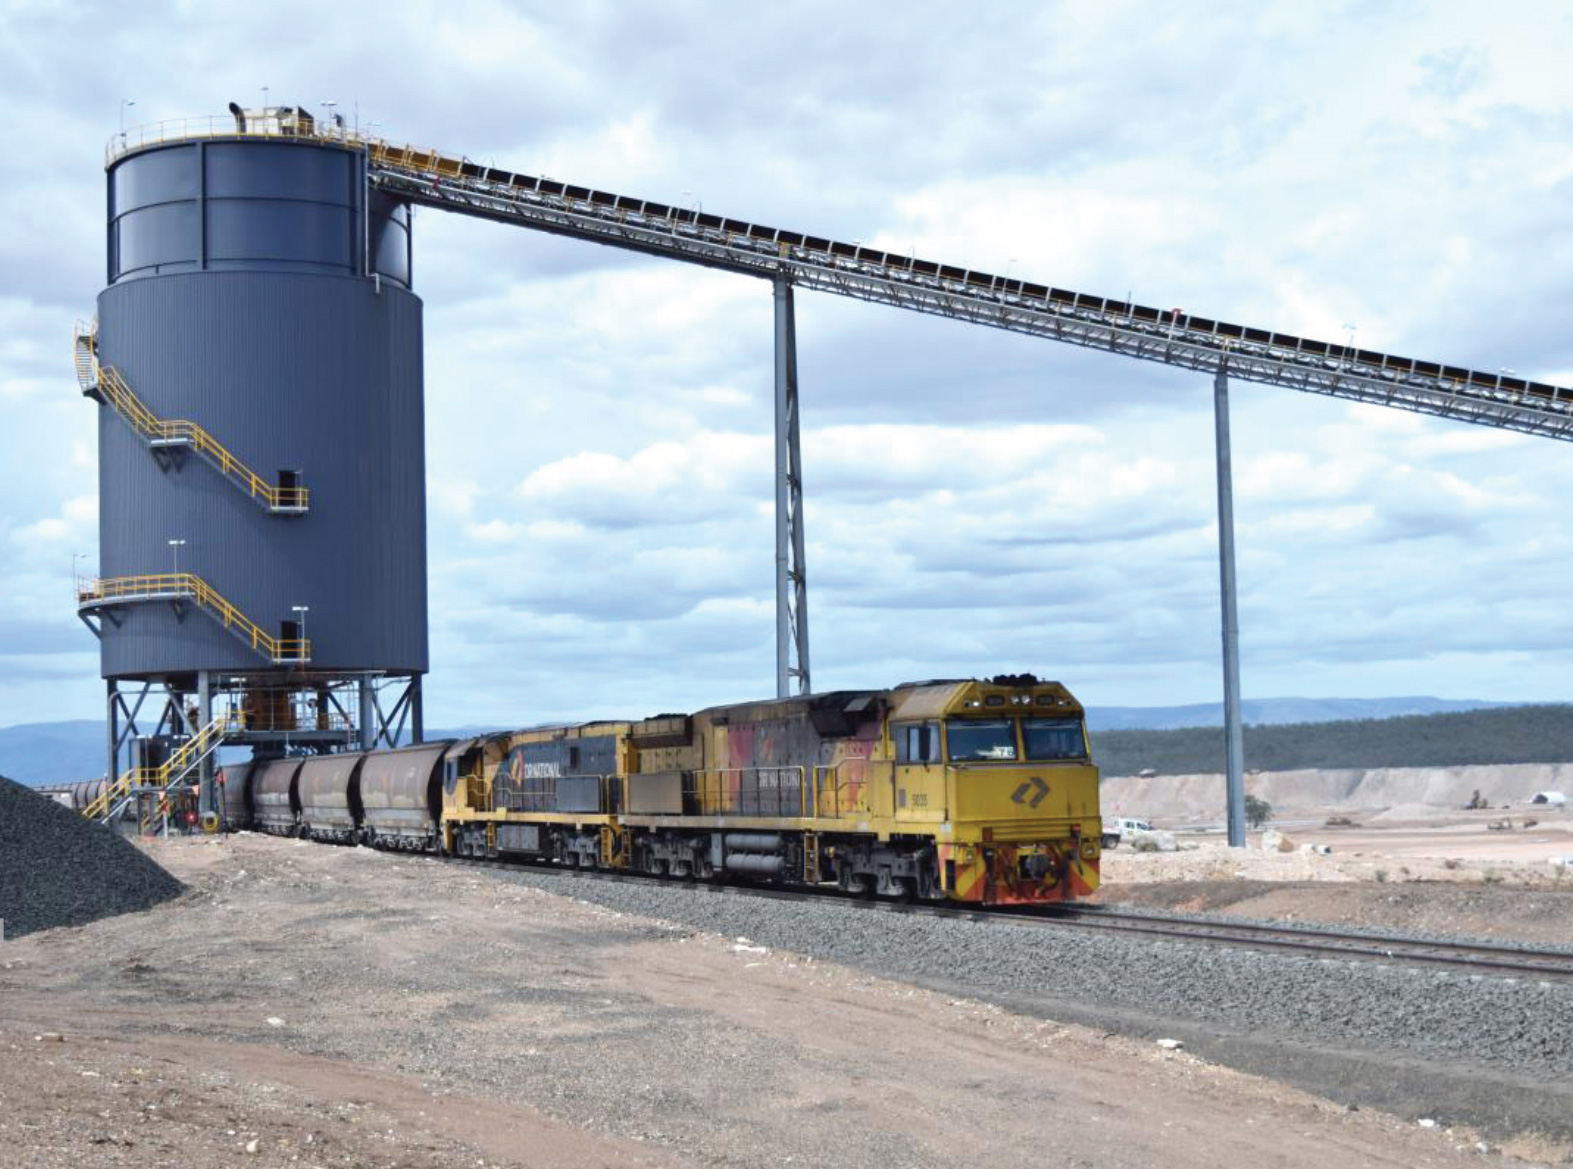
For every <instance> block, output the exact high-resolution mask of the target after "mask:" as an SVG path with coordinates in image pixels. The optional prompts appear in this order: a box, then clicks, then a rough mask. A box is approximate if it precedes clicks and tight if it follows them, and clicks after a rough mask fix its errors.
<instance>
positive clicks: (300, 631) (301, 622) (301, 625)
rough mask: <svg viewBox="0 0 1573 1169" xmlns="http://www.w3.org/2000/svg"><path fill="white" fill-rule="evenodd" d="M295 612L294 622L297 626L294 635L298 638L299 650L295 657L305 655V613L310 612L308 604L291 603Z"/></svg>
mask: <svg viewBox="0 0 1573 1169" xmlns="http://www.w3.org/2000/svg"><path fill="white" fill-rule="evenodd" d="M290 608H291V609H292V610H293V611H294V613H295V624H296V626H297V627H298V628H297V632H296V634H295V636H296V637H297V638H298V639H299V646H300V652H299V653H298V654H297V655H296V656H297V657H301V658H304V657H305V656H306V614H307V613H310V612H311V606H310V605H291V606H290Z"/></svg>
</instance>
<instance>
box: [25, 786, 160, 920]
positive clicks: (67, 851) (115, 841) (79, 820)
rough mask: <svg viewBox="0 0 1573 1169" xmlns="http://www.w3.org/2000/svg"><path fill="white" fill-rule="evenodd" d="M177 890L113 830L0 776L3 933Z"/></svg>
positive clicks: (132, 908) (97, 913)
mask: <svg viewBox="0 0 1573 1169" xmlns="http://www.w3.org/2000/svg"><path fill="white" fill-rule="evenodd" d="M184 888H185V886H183V885H182V884H181V883H180V882H179V881H177V880H176V879H175V878H174V877H172V876H170V875H169V874H168V873H166V872H165V871H164V870H163V869H162V868H160V867H159V866H158V865H157V864H155V863H153V861H151V860H149V859H148V858H147V857H146V856H144V855H143V854H142V852H141V851H140V850H139V849H138V848H137V847H136V846H135V845H134V844H132V843H131V842H130V841H128V840H126V839H125V838H124V837H122V836H121V835H120V834H119V833H118V832H115V831H114V830H113V829H111V828H106V827H104V826H103V825H102V824H95V823H93V822H92V821H91V820H88V819H85V818H84V817H83V816H82V815H81V814H80V813H78V812H73V811H71V810H70V809H69V808H65V807H62V806H61V805H59V804H57V803H55V802H54V801H53V800H51V799H48V798H46V797H44V796H41V795H39V794H38V793H37V792H35V791H32V790H31V789H29V788H25V787H23V786H22V785H21V784H19V783H15V782H13V781H11V780H9V779H4V778H0V918H4V919H5V936H6V937H8V938H16V937H21V936H22V935H23V934H30V933H35V932H37V931H38V930H47V929H54V928H55V927H56V926H63V925H83V924H85V923H87V922H90V921H97V920H98V919H99V918H102V917H113V916H115V915H116V914H120V913H136V912H137V911H139V910H143V909H150V908H152V907H153V906H155V905H157V904H159V903H160V902H162V901H168V900H169V899H170V898H171V897H178V896H179V895H180V893H181V891H182V890H183V889H184Z"/></svg>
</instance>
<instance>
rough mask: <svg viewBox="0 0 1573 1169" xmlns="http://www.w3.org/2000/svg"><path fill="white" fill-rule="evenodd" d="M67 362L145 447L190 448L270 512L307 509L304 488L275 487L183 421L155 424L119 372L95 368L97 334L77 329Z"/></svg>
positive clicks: (159, 420) (156, 419)
mask: <svg viewBox="0 0 1573 1169" xmlns="http://www.w3.org/2000/svg"><path fill="white" fill-rule="evenodd" d="M72 357H73V360H74V361H75V364H76V376H77V382H78V383H79V384H80V385H81V387H82V389H83V392H85V393H96V394H98V395H99V397H100V398H101V399H102V400H103V401H104V402H105V403H106V404H107V405H109V406H110V407H112V408H113V409H114V410H115V412H116V413H118V414H119V415H120V416H121V417H122V418H124V419H125V420H126V421H127V422H128V423H130V424H131V429H133V430H135V431H136V432H137V433H138V434H139V435H141V436H142V437H143V438H145V439H147V440H148V441H149V442H150V443H155V444H159V445H163V446H174V445H181V446H189V447H190V448H191V449H192V450H194V451H196V452H197V454H199V455H201V456H202V457H203V458H204V459H206V460H207V461H208V462H210V463H212V464H213V466H215V467H216V468H218V471H219V474H221V475H223V476H224V477H225V478H227V479H229V480H230V481H231V482H233V483H235V484H236V485H237V486H239V487H240V488H242V489H243V490H244V491H245V492H246V493H247V494H248V495H250V496H251V497H252V498H253V499H258V500H261V501H262V503H264V504H265V505H266V506H267V508H268V510H270V511H281V512H303V511H305V510H306V508H307V505H308V503H309V496H308V492H307V490H306V488H304V487H281V486H275V485H274V484H272V483H269V482H268V481H267V480H266V479H264V478H263V477H262V476H261V475H258V474H257V473H256V472H255V471H253V470H252V469H251V468H250V467H248V466H246V464H244V463H242V462H241V461H240V460H239V459H237V458H236V457H235V456H234V455H233V454H231V453H230V451H229V448H227V447H226V446H224V444H223V443H221V442H219V440H218V439H216V438H214V437H213V435H212V434H211V433H209V432H208V431H207V430H206V429H204V428H203V427H202V426H199V425H198V424H197V423H195V422H191V421H188V420H187V419H184V418H159V417H158V416H157V415H155V414H154V413H153V411H151V410H149V409H148V407H147V404H146V403H144V402H143V401H142V399H141V398H139V397H137V396H136V394H135V393H134V392H133V391H132V389H131V387H130V386H129V385H128V384H127V383H126V379H125V378H124V377H122V376H121V374H120V371H119V370H117V369H116V368H115V367H114V366H112V365H102V364H101V363H100V362H99V360H98V333H97V331H96V330H95V329H93V328H92V327H91V326H88V325H86V324H83V323H81V322H78V323H77V329H76V341H75V344H74V346H73V349H72Z"/></svg>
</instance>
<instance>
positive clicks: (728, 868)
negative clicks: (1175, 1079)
mask: <svg viewBox="0 0 1573 1169" xmlns="http://www.w3.org/2000/svg"><path fill="white" fill-rule="evenodd" d="M443 788H444V791H443V796H442V800H441V838H442V843H443V846H444V848H445V849H446V850H447V851H450V852H452V853H455V854H458V855H463V856H487V857H495V856H517V857H521V858H536V859H547V860H553V861H557V862H559V863H563V864H566V865H571V866H580V867H601V868H610V869H625V870H632V871H636V872H644V873H651V874H663V875H671V876H679V877H690V878H696V879H722V878H725V877H727V876H729V875H731V876H737V877H739V878H751V879H767V880H771V881H775V882H779V883H782V884H788V885H800V886H828V885H835V886H836V887H839V888H840V889H842V890H845V891H847V892H850V893H863V894H874V895H879V896H886V897H901V898H912V899H921V900H940V899H949V900H954V901H964V902H974V903H979V904H985V905H1022V904H1042V903H1048V902H1055V901H1067V900H1073V899H1075V898H1078V897H1083V896H1086V895H1087V894H1089V893H1091V892H1092V891H1093V890H1094V889H1095V888H1097V885H1098V858H1099V844H1100V837H1101V825H1102V822H1101V820H1100V817H1099V806H1098V772H1097V768H1096V767H1095V766H1094V765H1093V763H1092V760H1091V757H1090V752H1089V750H1088V741H1087V735H1086V729H1085V725H1084V720H1083V712H1082V708H1081V705H1080V704H1079V703H1078V702H1077V701H1076V699H1075V698H1073V697H1072V696H1071V694H1070V693H1069V692H1068V691H1067V690H1066V689H1065V688H1064V687H1063V686H1061V685H1059V684H1058V683H1055V682H1039V681H1038V680H1037V679H1035V678H1032V677H1031V676H1028V675H1021V676H1004V677H998V678H995V679H993V680H992V681H985V682H980V681H933V682H921V683H913V684H908V685H904V686H898V687H896V688H895V689H892V690H856V691H836V692H833V693H827V694H814V695H805V696H802V697H797V698H785V699H779V700H773V701H765V702H751V703H742V704H738V705H732V706H718V707H712V708H710V709H708V710H702V711H700V712H698V713H697V714H693V715H663V716H659V717H656V718H650V719H645V720H643V721H640V722H602V723H589V724H584V725H580V726H557V727H538V728H533V729H529V730H523V731H516V732H511V733H508V734H501V735H492V736H486V737H483V738H479V739H473V740H470V741H469V742H466V743H458V744H454V745H452V746H451V747H449V748H448V750H447V753H446V771H445V774H444V777H443Z"/></svg>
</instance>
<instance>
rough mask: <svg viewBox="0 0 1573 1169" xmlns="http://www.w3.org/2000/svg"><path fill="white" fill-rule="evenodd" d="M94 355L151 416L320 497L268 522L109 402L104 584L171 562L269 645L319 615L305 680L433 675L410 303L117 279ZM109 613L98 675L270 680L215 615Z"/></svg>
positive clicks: (228, 283) (274, 279) (287, 275)
mask: <svg viewBox="0 0 1573 1169" xmlns="http://www.w3.org/2000/svg"><path fill="white" fill-rule="evenodd" d="M99 351H100V354H101V359H102V361H103V362H104V364H106V365H113V366H114V367H115V368H116V369H118V370H119V372H120V374H121V375H122V377H123V378H124V379H125V381H126V383H127V384H128V385H129V386H130V387H131V389H132V391H133V392H134V393H135V394H136V395H137V396H138V397H139V398H141V399H142V401H143V402H144V403H145V404H146V405H147V406H148V408H149V409H150V410H151V411H152V413H153V414H154V415H156V416H157V417H159V418H165V419H171V418H178V419H187V420H190V421H192V422H195V423H197V424H199V425H200V426H202V427H204V428H205V429H206V430H207V431H209V432H210V433H211V434H212V435H213V437H214V438H215V439H217V440H218V441H219V442H220V443H222V444H223V445H224V446H225V447H227V448H228V450H229V451H231V452H232V453H233V454H234V455H235V456H236V457H237V458H238V459H240V460H241V462H243V463H245V464H246V465H247V466H249V467H250V468H251V469H252V470H254V471H255V472H257V474H258V475H260V476H261V477H262V478H263V479H265V480H267V481H268V482H269V483H274V484H276V483H277V482H278V481H279V472H280V471H281V470H287V471H298V472H299V473H300V476H301V483H302V484H303V485H304V486H305V487H306V489H307V490H308V491H309V493H310V494H309V509H308V511H307V512H306V514H304V515H298V516H290V515H279V514H273V513H270V512H269V511H268V509H267V508H266V507H265V506H263V505H262V504H261V503H259V502H258V501H257V500H255V499H252V498H251V497H250V496H249V495H248V494H247V492H246V491H244V490H243V489H241V488H240V487H238V486H237V485H236V484H235V483H234V482H233V481H232V479H231V478H230V477H227V476H225V475H223V474H221V473H220V471H219V470H218V469H216V468H215V467H214V466H212V465H210V463H209V462H208V461H206V460H204V459H202V458H200V457H198V456H197V455H196V454H195V452H192V451H189V450H183V449H179V448H169V449H165V450H163V451H162V452H158V451H155V450H154V449H151V448H150V447H149V444H148V443H147V441H146V440H145V439H144V438H142V437H141V436H139V435H138V434H137V433H136V432H135V431H134V430H133V429H132V428H131V426H129V425H128V424H127V422H126V421H125V419H123V418H122V417H120V416H119V415H118V414H117V413H116V412H115V411H113V410H111V409H109V408H107V407H106V408H103V409H101V410H100V412H99V413H100V421H99V444H100V445H99V452H100V454H99V461H100V480H99V482H100V540H101V548H102V567H101V571H102V574H103V575H104V576H105V577H120V576H134V575H140V574H144V573H159V572H169V571H171V570H173V569H174V568H175V566H176V563H177V558H178V566H179V568H180V570H181V571H182V572H190V573H194V574H196V575H197V576H200V577H202V578H203V579H204V580H205V581H207V582H208V583H209V584H210V585H211V586H212V587H213V588H214V589H216V590H217V591H218V592H219V593H220V594H221V595H222V596H223V597H224V598H225V599H227V600H228V601H230V602H231V603H232V604H234V605H235V606H236V607H238V608H239V609H240V611H241V612H242V613H244V614H245V615H246V616H248V617H249V618H251V619H252V620H253V621H255V622H256V623H257V624H258V625H259V626H261V627H262V628H263V629H265V630H267V631H268V632H269V633H271V634H272V635H274V636H278V635H279V633H280V630H281V622H282V621H286V620H290V619H293V618H294V617H295V616H296V614H295V613H294V612H293V608H294V606H297V605H303V606H307V607H308V609H309V611H308V612H307V613H306V615H305V620H306V628H305V634H306V636H307V637H308V638H309V639H310V641H311V645H312V650H311V668H312V669H313V670H334V669H340V670H368V669H383V670H390V671H419V672H424V671H425V670H426V668H427V642H426V551H425V550H426V531H425V528H426V522H425V467H424V451H423V418H422V384H421V368H422V354H421V303H420V300H419V298H418V297H416V296H415V295H414V294H412V293H410V292H408V291H406V290H404V289H402V288H399V287H396V286H394V285H393V284H392V283H391V282H387V281H383V282H380V287H379V283H378V282H375V281H373V280H370V279H366V278H357V277H352V276H338V275H326V274H324V275H316V274H312V273H309V272H300V271H198V272H186V273H179V274H173V275H166V276H158V277H154V278H150V279H131V280H123V281H122V282H120V283H119V284H116V285H114V286H112V287H110V288H108V289H106V290H105V291H104V292H103V293H102V294H101V295H100V297H99ZM170 540H184V541H185V544H184V545H182V546H179V547H178V548H171V547H170V545H169V541H170ZM117 616H118V617H119V619H120V623H119V624H116V623H115V622H113V621H106V622H104V624H103V673H104V676H105V677H126V676H138V675H158V674H168V673H176V672H183V671H190V670H201V669H208V670H234V671H250V670H258V669H267V668H268V663H267V662H266V661H264V660H263V659H262V658H260V657H259V656H258V655H257V654H256V653H255V652H253V651H252V650H251V649H250V648H248V647H247V646H246V645H243V644H241V642H239V641H238V640H236V638H234V637H233V636H232V635H231V634H229V633H226V632H225V631H224V630H223V628H222V627H221V626H220V625H219V624H218V623H217V622H215V621H214V620H212V618H211V616H210V615H208V614H205V613H203V612H200V611H186V612H185V613H183V614H179V613H177V612H176V611H175V609H174V608H173V607H172V606H170V605H167V604H143V605H129V606H125V607H123V608H121V609H120V610H119V611H118V613H117Z"/></svg>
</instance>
